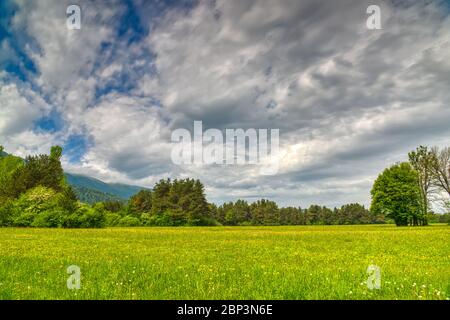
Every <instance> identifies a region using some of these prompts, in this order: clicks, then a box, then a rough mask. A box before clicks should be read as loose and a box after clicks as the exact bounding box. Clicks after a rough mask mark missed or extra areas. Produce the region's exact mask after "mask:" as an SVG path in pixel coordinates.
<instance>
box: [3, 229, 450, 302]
mask: <svg viewBox="0 0 450 320" xmlns="http://www.w3.org/2000/svg"><path fill="white" fill-rule="evenodd" d="M371 264H375V265H377V266H379V267H380V268H381V289H379V290H369V289H368V288H367V285H366V280H367V278H368V274H367V273H366V270H367V267H368V266H369V265H371ZM69 265H78V266H79V267H80V268H81V274H82V276H81V289H80V290H69V289H67V286H66V281H67V278H68V277H69V275H68V274H67V273H66V269H67V267H68V266H69ZM448 297H450V227H449V226H444V225H435V226H429V227H416V228H409V227H404V228H398V227H395V226H323V227H322V226H298V227H297V226H295V227H192V228H113V229H90V230H85V229H83V230H64V229H13V228H3V229H1V228H0V299H449V298H448Z"/></svg>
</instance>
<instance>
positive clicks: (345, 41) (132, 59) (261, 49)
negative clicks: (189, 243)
mask: <svg viewBox="0 0 450 320" xmlns="http://www.w3.org/2000/svg"><path fill="white" fill-rule="evenodd" d="M72 4H77V5H79V6H80V8H81V29H79V30H70V29H68V28H67V25H66V20H67V19H68V16H67V14H66V9H67V7H68V6H69V5H72ZM369 5H378V6H379V7H380V9H381V11H380V18H381V19H380V21H381V29H375V30H373V29H369V28H368V27H367V24H366V22H367V19H368V18H369V16H370V14H368V13H367V12H366V10H367V8H368V6H369ZM449 89H450V1H439V0H435V1H433V0H427V1H421V0H417V1H416V0H414V1H412V0H411V1H409V0H385V1H378V0H371V1H365V0H328V1H317V0H246V1H242V0H214V1H213V0H210V1H201V0H200V1H188V0H184V1H157V0H154V1H144V0H128V1H118V0H117V1H113V0H112V1H84V0H80V1H73V0H70V1H65V0H62V1H61V0H39V1H31V0H28V1H27V0H6V1H5V0H2V1H1V2H0V144H1V145H3V146H4V147H5V150H6V151H7V152H9V153H14V154H17V155H20V156H25V155H27V154H37V153H48V152H49V150H50V147H51V146H52V145H56V144H58V145H61V146H63V148H64V157H63V166H64V169H65V170H66V171H68V172H72V173H79V174H84V175H89V176H92V177H95V178H98V179H101V180H103V181H106V182H121V183H128V184H134V185H140V186H146V187H152V186H153V185H154V183H156V182H157V181H158V180H160V179H162V178H168V177H170V178H186V177H191V178H196V179H200V180H201V181H202V182H203V183H204V184H205V187H206V194H207V198H208V200H210V201H212V202H216V203H222V202H224V201H229V200H236V199H238V198H242V199H246V200H248V201H254V200H256V199H259V198H268V199H271V200H274V201H277V202H278V203H279V204H280V205H284V206H288V205H292V206H302V207H306V206H309V205H310V204H313V203H316V204H321V205H327V206H330V207H334V206H341V205H343V204H345V203H354V202H359V203H362V204H365V205H369V204H370V189H371V187H372V184H373V181H374V179H375V178H376V177H377V175H378V174H379V173H380V172H381V171H382V170H383V169H384V168H386V167H388V166H390V165H392V164H394V163H396V162H399V161H406V160H407V153H408V152H409V151H411V150H413V149H414V148H416V147H417V146H419V145H421V144H423V145H429V146H434V145H437V146H448V145H450V135H449V133H450V125H449V123H450V106H449V102H450V90H449ZM194 121H202V122H203V127H204V129H208V128H217V129H219V130H222V131H225V130H226V129H229V128H231V129H233V128H243V129H249V128H256V129H259V128H267V129H279V132H280V157H279V170H278V173H277V174H275V175H269V176H268V175H262V174H260V172H259V170H256V169H255V166H252V165H241V166H236V165H214V166H211V165H210V166H206V165H181V166H180V165H176V164H174V163H173V161H171V150H172V148H173V143H172V142H171V134H172V132H173V131H174V130H175V129H177V128H186V129H189V130H192V127H193V123H194Z"/></svg>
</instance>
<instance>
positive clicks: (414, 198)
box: [370, 162, 426, 226]
mask: <svg viewBox="0 0 450 320" xmlns="http://www.w3.org/2000/svg"><path fill="white" fill-rule="evenodd" d="M417 179H418V176H417V172H416V170H414V168H413V167H412V166H411V165H410V164H409V163H406V162H404V163H400V164H396V165H393V166H392V167H390V168H387V169H385V170H384V171H383V173H381V174H380V175H379V176H378V178H377V179H376V181H375V183H374V185H373V188H372V191H371V194H372V204H371V208H370V211H371V212H372V213H374V214H384V215H385V216H387V217H388V218H392V219H393V220H394V221H395V223H396V224H397V226H406V225H408V224H410V225H424V224H426V216H424V215H423V210H422V201H421V191H420V188H419V185H418V183H417Z"/></svg>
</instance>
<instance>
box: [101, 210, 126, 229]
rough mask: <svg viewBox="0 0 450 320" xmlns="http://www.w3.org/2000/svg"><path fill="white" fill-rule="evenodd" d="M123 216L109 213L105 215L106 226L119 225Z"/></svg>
mask: <svg viewBox="0 0 450 320" xmlns="http://www.w3.org/2000/svg"><path fill="white" fill-rule="evenodd" d="M121 218H122V216H121V215H120V214H118V213H107V214H106V215H105V226H107V227H115V226H117V225H118V224H119V222H120V219H121Z"/></svg>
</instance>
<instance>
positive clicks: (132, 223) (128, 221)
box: [118, 216, 141, 227]
mask: <svg viewBox="0 0 450 320" xmlns="http://www.w3.org/2000/svg"><path fill="white" fill-rule="evenodd" d="M140 225H141V222H140V221H139V219H138V218H136V217H132V216H125V217H123V218H122V219H120V220H119V223H118V226H119V227H138V226H140Z"/></svg>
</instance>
